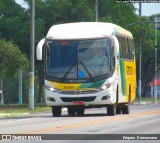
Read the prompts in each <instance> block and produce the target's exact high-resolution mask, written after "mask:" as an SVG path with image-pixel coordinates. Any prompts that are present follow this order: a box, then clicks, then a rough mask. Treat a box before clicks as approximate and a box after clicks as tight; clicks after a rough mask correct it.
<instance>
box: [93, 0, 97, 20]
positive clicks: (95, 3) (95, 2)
mask: <svg viewBox="0 0 160 143" xmlns="http://www.w3.org/2000/svg"><path fill="white" fill-rule="evenodd" d="M94 21H95V22H98V0H94Z"/></svg>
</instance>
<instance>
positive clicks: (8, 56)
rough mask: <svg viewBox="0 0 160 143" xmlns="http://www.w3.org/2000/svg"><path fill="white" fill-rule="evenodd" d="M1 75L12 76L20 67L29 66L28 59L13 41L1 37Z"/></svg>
mask: <svg viewBox="0 0 160 143" xmlns="http://www.w3.org/2000/svg"><path fill="white" fill-rule="evenodd" d="M0 61H1V62H0V69H1V70H0V77H6V76H12V75H14V74H15V71H16V70H18V69H19V68H25V69H27V68H28V59H27V56H26V55H25V54H22V52H21V51H20V50H19V48H18V46H17V45H15V44H14V43H13V42H9V41H6V40H4V39H0Z"/></svg>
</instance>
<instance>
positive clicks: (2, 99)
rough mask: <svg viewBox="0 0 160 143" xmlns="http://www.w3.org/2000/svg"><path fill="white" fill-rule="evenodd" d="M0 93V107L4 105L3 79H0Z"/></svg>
mask: <svg viewBox="0 0 160 143" xmlns="http://www.w3.org/2000/svg"><path fill="white" fill-rule="evenodd" d="M0 84H1V85H0V93H1V105H4V96H3V79H2V78H0Z"/></svg>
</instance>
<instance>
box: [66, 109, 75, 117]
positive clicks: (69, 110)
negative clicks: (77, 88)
mask: <svg viewBox="0 0 160 143" xmlns="http://www.w3.org/2000/svg"><path fill="white" fill-rule="evenodd" d="M75 114H76V110H75V108H74V107H68V115H71V116H74V115H75Z"/></svg>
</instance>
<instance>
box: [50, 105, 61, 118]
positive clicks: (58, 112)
mask: <svg viewBox="0 0 160 143" xmlns="http://www.w3.org/2000/svg"><path fill="white" fill-rule="evenodd" d="M61 113H62V107H61V106H52V115H53V117H60V116H61Z"/></svg>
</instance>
